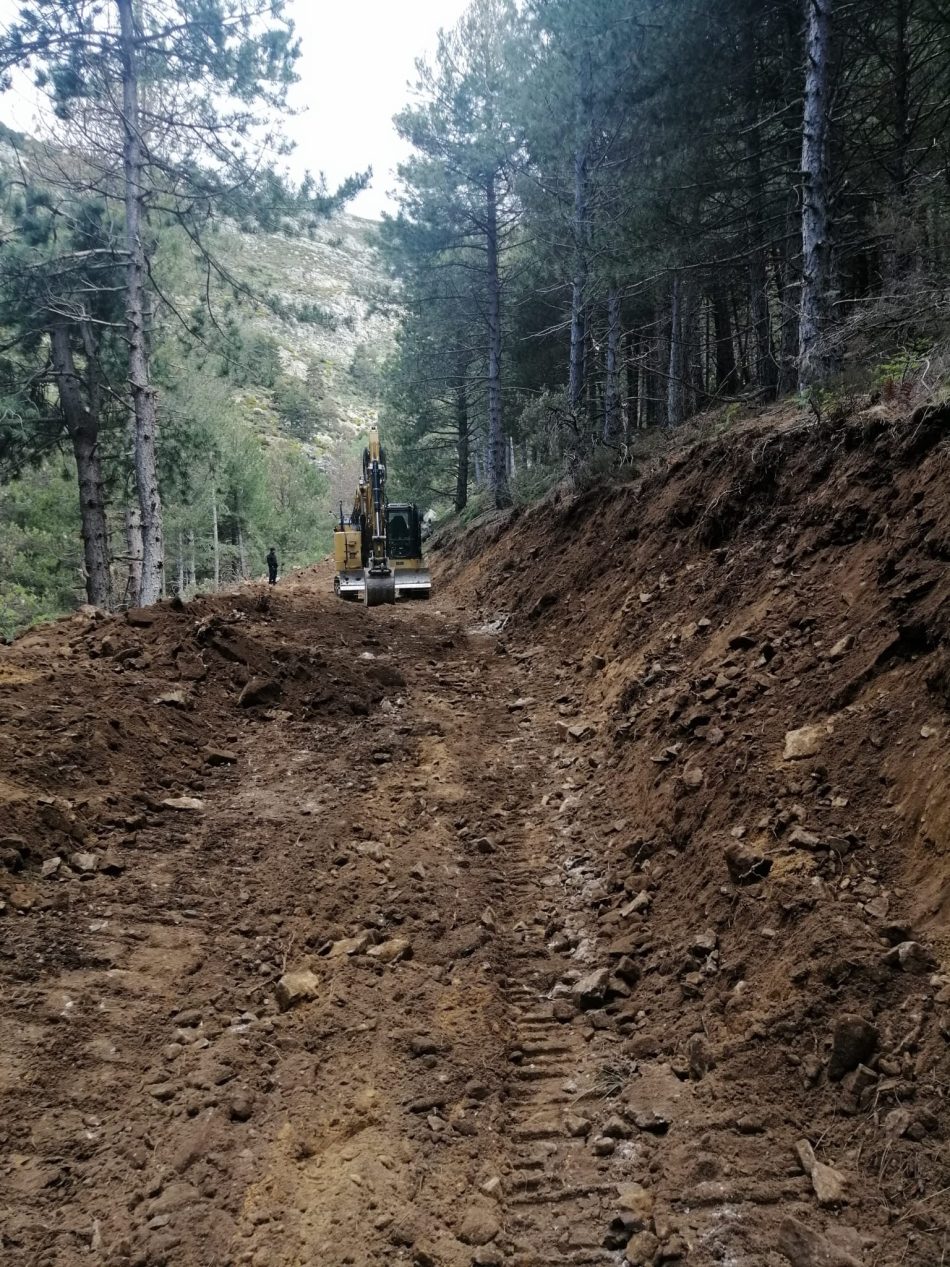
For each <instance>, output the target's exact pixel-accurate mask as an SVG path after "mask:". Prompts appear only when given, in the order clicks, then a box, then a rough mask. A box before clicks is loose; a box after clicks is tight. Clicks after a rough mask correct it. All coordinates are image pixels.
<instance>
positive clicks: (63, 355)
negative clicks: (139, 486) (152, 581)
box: [50, 322, 112, 611]
mask: <svg viewBox="0 0 950 1267" xmlns="http://www.w3.org/2000/svg"><path fill="white" fill-rule="evenodd" d="M50 350H51V353H52V360H53V372H54V374H55V375H56V387H57V390H58V392H59V402H60V405H61V406H62V410H63V418H64V419H65V422H66V430H67V431H68V432H69V438H70V440H71V441H72V446H73V454H74V456H75V458H76V475H77V478H78V483H79V517H80V522H81V524H82V547H83V558H84V560H85V564H86V596H87V598H88V599H89V602H90V603H92V604H93V606H95V607H102V608H105V610H106V611H108V610H109V609H110V608H111V607H112V572H111V567H110V563H111V560H110V558H109V526H108V523H107V520H106V497H105V483H104V481H103V478H102V464H101V462H100V459H99V418H98V413H97V412H96V411H94V410H93V409H90V408H87V406H86V405H85V404H84V402H83V399H82V393H81V391H80V389H79V383H80V379H79V375H78V374H77V373H76V366H75V362H74V359H73V350H72V347H71V346H70V342H69V329H68V326H67V325H66V323H65V322H57V323H56V324H55V325H54V326H53V327H52V329H51V330H50Z"/></svg>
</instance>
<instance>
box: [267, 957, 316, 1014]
mask: <svg viewBox="0 0 950 1267" xmlns="http://www.w3.org/2000/svg"><path fill="white" fill-rule="evenodd" d="M319 993H320V978H319V977H318V976H317V975H316V974H315V973H313V972H311V971H310V970H309V968H303V969H301V970H300V971H299V972H285V973H284V975H283V976H282V977H281V979H280V980H279V981H278V982H277V1006H278V1007H279V1008H280V1010H281V1011H282V1012H287V1011H289V1010H290V1009H291V1008H292V1007H296V1006H297V1005H298V1004H300V1003H310V1002H312V1001H313V1000H314V999H315V998H317V997H318V996H319Z"/></svg>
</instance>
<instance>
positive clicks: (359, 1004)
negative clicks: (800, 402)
mask: <svg viewBox="0 0 950 1267" xmlns="http://www.w3.org/2000/svg"><path fill="white" fill-rule="evenodd" d="M947 423H948V418H947V416H946V415H945V414H944V415H940V414H936V415H933V416H931V417H930V418H923V417H915V418H913V419H910V420H902V421H892V420H889V419H887V418H884V417H879V416H872V415H868V416H864V417H860V418H856V419H854V420H852V421H851V422H849V423H848V424H846V425H844V426H842V427H840V428H838V429H835V430H829V431H826V432H818V431H816V430H815V429H811V428H807V427H801V426H797V425H785V426H780V427H776V426H775V425H774V423H773V424H769V425H767V424H765V423H762V424H759V425H754V426H752V427H749V428H746V429H744V430H742V431H741V432H738V433H735V434H733V435H731V436H728V437H725V438H722V439H720V440H719V441H716V442H715V443H712V444H709V445H707V446H705V447H704V448H702V449H699V450H696V451H694V452H693V453H691V454H684V455H682V456H677V457H676V458H675V459H674V460H673V461H672V462H671V463H670V464H669V466H668V468H667V469H665V470H664V471H663V472H661V473H659V474H657V475H654V476H651V477H650V479H648V480H647V481H644V482H643V483H642V484H641V485H639V486H632V487H630V488H627V489H623V490H616V489H608V488H602V489H598V490H595V491H592V492H590V493H588V494H585V495H584V496H582V497H579V498H574V499H566V498H562V499H561V500H560V501H557V500H555V499H552V501H551V502H550V503H548V504H547V505H546V506H543V507H539V508H536V509H535V510H533V511H531V512H530V513H528V514H524V515H520V516H500V517H494V518H493V519H492V520H491V522H489V523H486V524H484V525H483V526H482V527H480V528H479V529H477V530H476V531H475V532H474V533H472V534H470V535H469V536H468V537H467V538H465V539H464V540H462V541H460V542H457V543H456V544H455V545H454V547H452V548H451V549H450V550H447V551H444V552H443V556H442V561H441V564H440V573H439V589H438V596H437V598H436V599H435V600H434V601H433V602H432V603H430V604H429V605H427V606H422V605H417V606H409V607H405V608H397V609H395V610H390V611H383V610H379V609H374V610H373V611H372V612H366V611H364V610H363V609H361V608H358V607H349V606H346V605H342V604H339V603H336V602H335V601H334V600H333V599H332V598H331V597H329V595H328V593H327V590H328V584H329V576H328V574H327V573H326V572H325V571H321V570H320V569H317V570H315V571H314V573H313V574H312V575H305V576H301V577H300V578H298V579H297V580H296V581H295V582H294V583H292V584H290V585H288V586H286V587H281V588H279V590H278V592H277V593H276V594H270V593H261V592H258V591H257V590H254V589H251V588H247V589H245V590H244V591H241V592H239V593H235V594H232V595H223V596H220V597H219V598H217V599H214V600H207V599H205V600H199V601H197V602H195V603H192V604H189V605H187V606H185V607H179V608H178V609H176V608H174V607H172V606H170V605H169V606H166V605H162V606H160V607H159V608H157V609H155V610H153V611H152V612H149V613H134V612H133V613H130V614H129V615H128V616H124V617H116V618H108V619H103V618H101V617H99V616H97V615H95V614H94V613H81V614H79V615H77V616H76V617H74V618H72V619H70V620H68V621H63V622H60V623H59V624H57V625H54V626H51V627H49V628H47V629H43V630H36V631H34V632H32V633H30V634H28V635H26V636H25V637H23V638H21V639H19V640H18V641H17V642H16V643H15V644H14V645H13V646H12V647H9V648H3V649H0V709H2V728H0V814H2V819H0V850H2V854H0V861H2V866H0V902H2V913H0V979H2V988H3V994H2V1008H0V1053H2V1054H0V1096H2V1115H0V1262H2V1263H4V1264H6V1263H7V1262H9V1263H11V1264H13V1263H18V1264H19V1263H24V1262H28V1263H36V1264H48V1265H50V1267H53V1265H55V1267H67V1265H72V1264H75V1263H79V1262H84V1261H92V1262H102V1263H105V1264H109V1267H128V1265H129V1264H136V1265H137V1267H158V1265H160V1264H169V1265H174V1267H179V1265H181V1267H198V1265H199V1264H200V1265H208V1267H210V1265H211V1264H215V1265H220V1264H231V1263H235V1264H237V1263H241V1264H244V1263H250V1264H254V1265H255V1267H304V1265H308V1267H309V1265H310V1264H316V1263H320V1264H326V1265H327V1267H337V1265H338V1264H357V1265H363V1264H365V1265H366V1267H369V1265H370V1264H373V1265H376V1264H381V1263H407V1264H408V1263H414V1264H417V1267H427V1265H430V1267H431V1265H432V1264H437V1265H438V1267H470V1265H472V1264H474V1265H481V1267H492V1264H495V1265H496V1267H497V1265H499V1264H507V1265H510V1267H535V1265H537V1267H541V1264H544V1267H550V1265H551V1264H557V1263H563V1264H575V1265H577V1267H580V1265H582V1264H596V1263H603V1264H615V1265H616V1267H620V1264H622V1263H624V1262H627V1263H630V1264H633V1265H634V1267H638V1265H639V1267H643V1265H644V1264H659V1263H667V1262H669V1263H676V1262H684V1263H688V1264H690V1265H691V1267H704V1265H706V1264H731V1265H732V1267H788V1264H789V1263H791V1264H793V1267H848V1265H849V1264H852V1265H853V1264H854V1263H859V1264H864V1267H884V1265H888V1267H889V1265H890V1264H895V1265H896V1264H907V1265H908V1267H933V1265H934V1264H937V1263H940V1262H941V1261H942V1259H943V1257H944V1256H945V1255H946V1251H947V1249H948V1248H950V1230H948V1228H950V1220H948V1211H950V1201H948V1199H947V1191H948V1188H950V1163H948V1160H947V1134H948V1128H950V1113H948V1106H947V1088H948V1084H950V973H948V943H947V924H946V917H947V909H948V901H950V863H948V859H947V852H946V851H947V826H948V825H947V807H946V797H947V792H946V787H947V780H946V774H947V770H946V765H947V744H946V734H947V709H948V704H950V696H948V692H950V676H948V675H950V663H948V661H947V613H948V606H947V596H948V582H947V560H948V559H950V526H948V520H947V515H946V510H945V508H946V505H947V500H948V493H950V475H948V466H947V451H946V436H947ZM476 609H477V610H476Z"/></svg>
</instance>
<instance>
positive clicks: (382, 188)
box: [288, 0, 467, 217]
mask: <svg viewBox="0 0 950 1267" xmlns="http://www.w3.org/2000/svg"><path fill="white" fill-rule="evenodd" d="M466 6H467V0H290V3H289V4H288V9H289V10H290V12H291V15H292V17H293V20H294V22H295V24H296V27H297V32H298V34H299V35H300V38H301V45H302V50H303V52H302V57H301V59H300V64H299V71H300V78H301V82H300V83H299V84H298V85H297V88H296V90H295V97H296V102H295V104H297V105H305V106H307V107H308V110H307V113H306V114H305V115H303V116H302V117H301V118H297V119H293V120H291V121H290V125H289V128H288V131H289V133H290V135H291V136H292V137H293V139H294V140H295V141H296V142H297V151H296V154H295V158H294V162H293V164H292V166H293V169H294V171H295V172H298V169H299V171H300V172H302V170H303V169H304V168H306V167H309V168H311V170H313V171H314V172H316V171H320V170H323V171H324V172H326V175H327V181H328V183H329V184H330V185H334V184H336V183H338V182H339V181H341V180H342V179H344V177H346V176H348V175H350V174H351V173H352V172H357V171H361V170H362V169H363V168H365V167H370V166H371V167H372V168H373V173H374V174H373V185H372V188H371V189H369V190H367V191H366V192H365V193H364V194H361V195H360V197H359V198H357V199H356V200H355V201H354V203H353V204H352V207H351V210H352V211H353V212H354V213H355V214H357V215H363V216H373V217H378V216H379V214H380V212H381V211H382V210H383V208H384V207H386V206H387V205H388V199H387V191H388V190H389V189H391V188H392V186H393V183H394V169H395V167H396V164H397V163H398V162H399V161H400V160H401V159H402V158H403V157H404V154H405V150H404V148H403V144H402V142H401V141H400V139H399V137H398V136H397V135H396V133H395V130H394V129H393V126H392V116H393V115H394V114H395V113H396V111H397V110H399V109H400V108H401V107H402V106H403V105H404V104H405V102H406V99H407V96H408V92H407V86H408V84H409V83H411V82H413V81H414V80H415V59H416V58H417V57H419V56H420V55H421V54H424V53H429V52H431V51H432V50H433V49H434V48H435V42H436V33H437V31H438V30H439V28H440V27H451V26H454V25H455V23H456V22H457V21H458V19H459V18H460V17H461V15H462V12H463V11H464V9H465V8H466Z"/></svg>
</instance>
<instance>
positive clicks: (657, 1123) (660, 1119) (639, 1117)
mask: <svg viewBox="0 0 950 1267" xmlns="http://www.w3.org/2000/svg"><path fill="white" fill-rule="evenodd" d="M632 1117H633V1124H634V1126H635V1127H636V1128H637V1130H638V1131H647V1132H648V1133H649V1134H650V1135H665V1134H666V1132H667V1131H668V1130H669V1129H670V1123H669V1120H668V1119H667V1118H665V1117H664V1116H663V1114H662V1113H657V1111H656V1109H638V1110H637V1111H636V1112H634V1113H633V1114H632Z"/></svg>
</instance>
